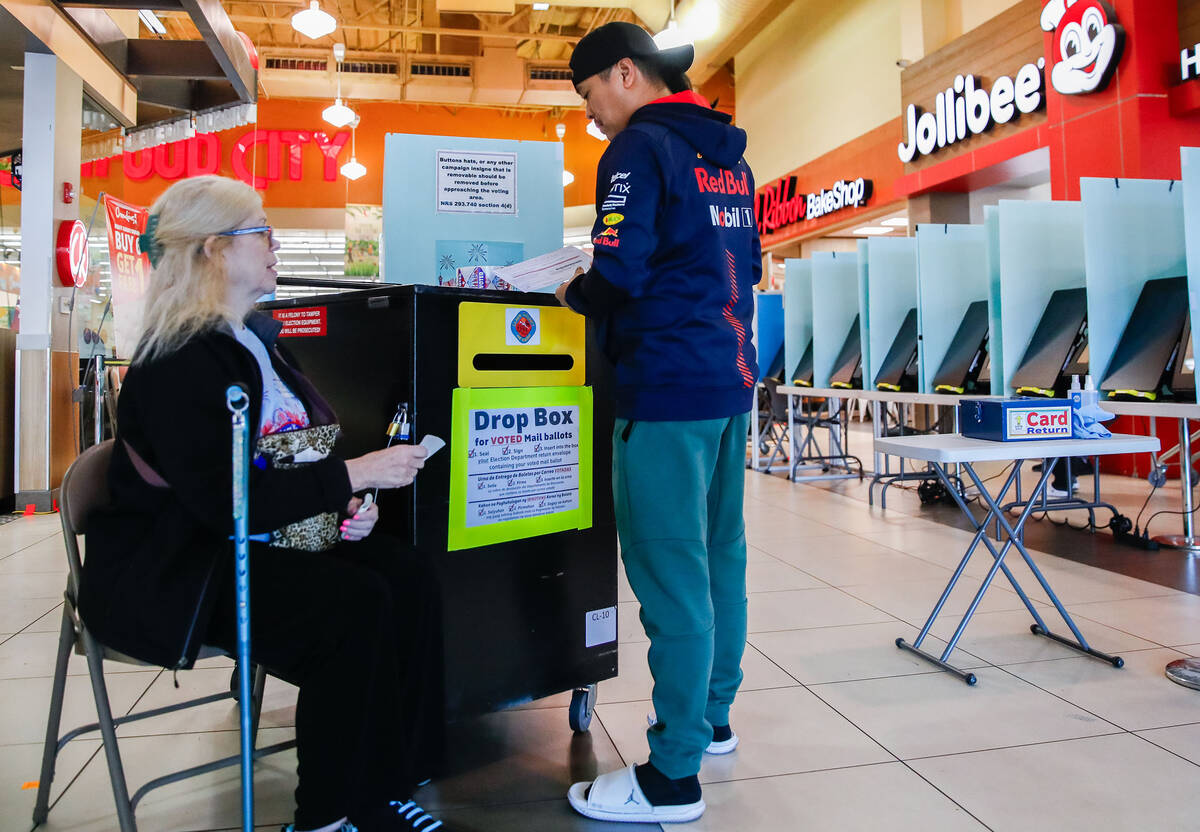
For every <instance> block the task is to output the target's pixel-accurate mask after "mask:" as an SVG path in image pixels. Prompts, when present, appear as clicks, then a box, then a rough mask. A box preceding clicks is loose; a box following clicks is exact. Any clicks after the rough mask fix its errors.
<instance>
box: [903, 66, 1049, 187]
mask: <svg viewBox="0 0 1200 832" xmlns="http://www.w3.org/2000/svg"><path fill="white" fill-rule="evenodd" d="M1045 65H1046V61H1045V59H1044V58H1038V60H1037V63H1035V64H1025V65H1024V66H1022V67H1021V68H1020V69H1019V70H1017V74H1016V77H1011V78H1010V77H1009V76H1007V75H1001V76H999V77H998V78H996V80H995V81H993V82H992V85H991V88H990V89H988V88H987V87H985V86H984V84H983V82H982V81H981V80H980V79H979V78H977V77H975V76H974V75H958V76H956V77H955V78H954V83H953V84H951V85H950V86H949V87H947V88H946V90H945V91H944V92H939V93H938V94H937V98H936V100H935V103H934V109H933V112H925V111H924V110H922V109H921V108H920V107H918V106H917V105H915V104H909V105H908V109H907V111H906V113H905V124H906V127H905V137H904V141H902V142H900V144H899V145H898V146H897V148H896V152H897V153H898V154H899V156H900V161H901V162H904V163H905V164H907V163H909V162H911V161H913V159H915V158H916V157H917V156H928V155H930V154H931V153H936V152H937V151H939V150H941V149H942V148H943V147H947V146H949V145H952V144H954V143H955V142H960V141H962V140H963V139H969V138H971V137H972V136H978V135H979V134H981V133H986V132H987V131H988V130H990V129H991V128H992V125H994V124H1007V123H1008V122H1010V121H1013V120H1014V119H1016V118H1019V117H1020V116H1022V115H1027V114H1029V113H1032V112H1035V111H1036V110H1040V109H1042V107H1044V106H1046V96H1045V93H1044V90H1043V87H1044V86H1045V83H1044V79H1043V78H1042V69H1043V67H1045Z"/></svg>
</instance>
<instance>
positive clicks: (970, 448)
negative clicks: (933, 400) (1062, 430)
mask: <svg viewBox="0 0 1200 832" xmlns="http://www.w3.org/2000/svg"><path fill="white" fill-rule="evenodd" d="M1161 447H1162V446H1161V443H1160V442H1159V440H1158V438H1157V437H1154V436H1132V435H1130V434H1126V433H1114V434H1113V435H1112V437H1110V438H1109V439H1034V440H1030V441H1024V442H991V441H989V440H987V439H968V438H967V437H965V436H963V435H961V434H958V433H941V434H929V435H926V436H893V437H886V438H880V439H876V440H875V452H876V453H884V454H891V455H893V456H902V457H905V458H906V459H920V460H923V461H925V462H947V463H954V462H1009V461H1012V460H1017V459H1048V458H1052V457H1064V456H1106V455H1108V454H1132V453H1150V452H1153V451H1158V450H1159V449H1160V448H1161Z"/></svg>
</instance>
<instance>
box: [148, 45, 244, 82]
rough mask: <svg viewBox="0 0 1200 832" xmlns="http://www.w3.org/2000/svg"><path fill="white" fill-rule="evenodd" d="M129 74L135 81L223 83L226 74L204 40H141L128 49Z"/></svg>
mask: <svg viewBox="0 0 1200 832" xmlns="http://www.w3.org/2000/svg"><path fill="white" fill-rule="evenodd" d="M126 55H127V63H126V65H125V72H126V74H128V75H129V76H131V77H134V78H147V77H155V78H185V79H188V80H200V79H204V80H206V81H223V80H225V71H224V70H223V69H221V65H220V64H219V63H217V59H216V58H215V57H213V54H212V50H210V49H209V48H208V44H206V43H205V42H204V41H202V40H158V39H157V38H139V39H137V40H131V41H128V43H127V45H126Z"/></svg>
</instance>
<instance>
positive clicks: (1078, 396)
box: [1070, 376, 1092, 410]
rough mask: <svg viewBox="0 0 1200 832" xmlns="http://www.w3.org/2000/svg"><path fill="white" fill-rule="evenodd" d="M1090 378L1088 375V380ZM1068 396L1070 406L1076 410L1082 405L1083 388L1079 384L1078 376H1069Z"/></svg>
mask: <svg viewBox="0 0 1200 832" xmlns="http://www.w3.org/2000/svg"><path fill="white" fill-rule="evenodd" d="M1091 379H1092V377H1091V376H1088V381H1089V382H1090V381H1091ZM1070 396H1071V407H1072V408H1074V409H1075V410H1078V409H1079V408H1081V407H1083V388H1081V387H1080V386H1079V376H1071V390H1070Z"/></svg>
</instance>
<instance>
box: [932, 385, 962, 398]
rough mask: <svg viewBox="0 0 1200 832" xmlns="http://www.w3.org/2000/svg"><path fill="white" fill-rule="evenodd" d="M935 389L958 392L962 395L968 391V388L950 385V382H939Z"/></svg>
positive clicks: (943, 391) (940, 391) (944, 391)
mask: <svg viewBox="0 0 1200 832" xmlns="http://www.w3.org/2000/svg"><path fill="white" fill-rule="evenodd" d="M933 389H934V390H936V391H937V392H939V393H957V394H958V395H960V396H961V395H962V394H963V393H965V392H966V388H963V387H954V386H953V385H950V384H939V385H938V386H937V387H935V388H933Z"/></svg>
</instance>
